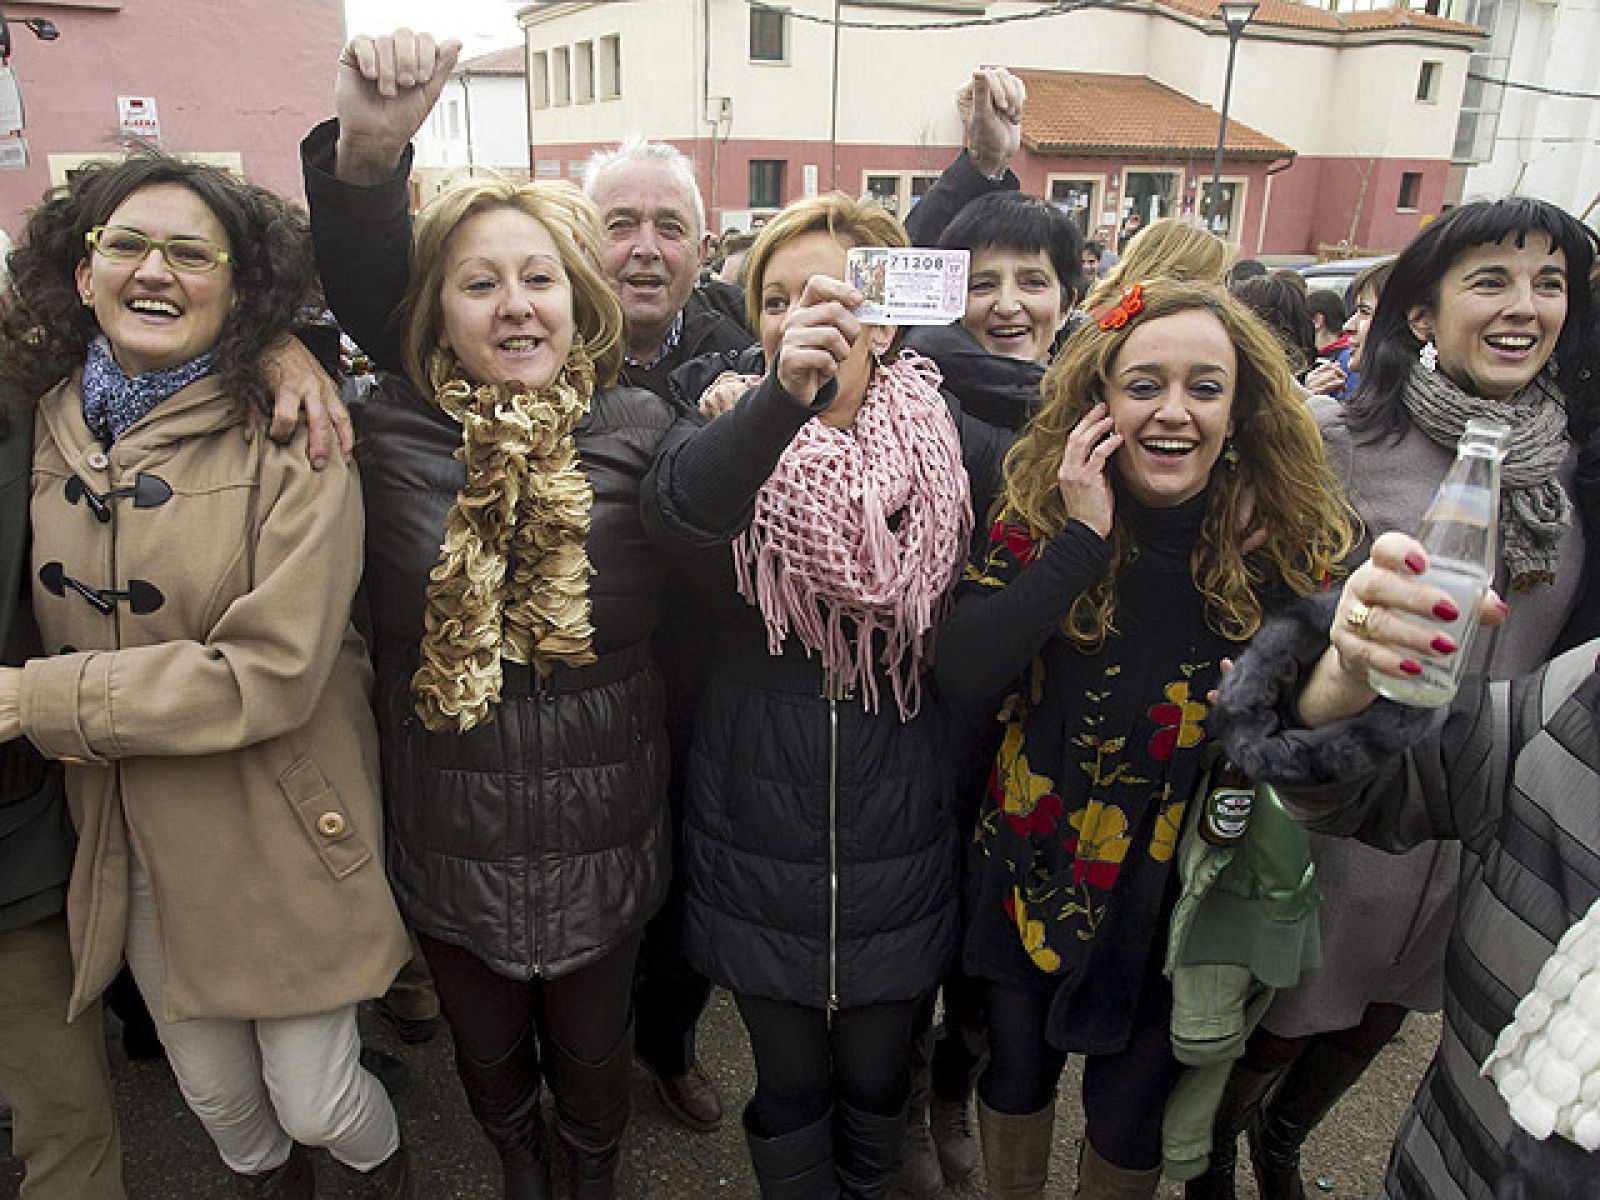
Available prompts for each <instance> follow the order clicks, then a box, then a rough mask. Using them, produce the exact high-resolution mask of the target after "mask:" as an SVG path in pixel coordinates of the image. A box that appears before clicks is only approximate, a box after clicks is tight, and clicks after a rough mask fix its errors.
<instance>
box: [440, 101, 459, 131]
mask: <svg viewBox="0 0 1600 1200" xmlns="http://www.w3.org/2000/svg"><path fill="white" fill-rule="evenodd" d="M444 119H445V124H446V125H448V126H449V135H450V137H451V138H452V139H454V138H458V137H460V136H461V101H459V100H449V101H446V103H445V106H444Z"/></svg>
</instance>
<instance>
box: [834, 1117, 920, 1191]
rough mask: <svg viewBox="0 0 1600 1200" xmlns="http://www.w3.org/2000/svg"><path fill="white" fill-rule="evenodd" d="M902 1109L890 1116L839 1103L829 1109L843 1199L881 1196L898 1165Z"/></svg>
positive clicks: (887, 1188) (890, 1182)
mask: <svg viewBox="0 0 1600 1200" xmlns="http://www.w3.org/2000/svg"><path fill="white" fill-rule="evenodd" d="M905 1130H906V1110H905V1109H903V1108H902V1109H901V1110H900V1111H899V1112H897V1113H895V1114H894V1115H893V1116H891V1117H880V1116H879V1115H878V1114H876V1113H869V1112H862V1111H861V1110H860V1109H858V1108H851V1107H850V1106H849V1105H848V1104H844V1103H839V1104H836V1105H835V1106H834V1109H833V1157H834V1161H835V1162H836V1163H837V1164H838V1166H839V1194H840V1195H841V1196H842V1197H843V1198H844V1200H882V1198H883V1197H885V1196H887V1195H888V1194H889V1187H890V1185H891V1184H893V1183H894V1177H895V1171H896V1169H897V1168H898V1167H899V1165H900V1142H901V1139H903V1138H904V1137H905Z"/></svg>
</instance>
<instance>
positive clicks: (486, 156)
mask: <svg viewBox="0 0 1600 1200" xmlns="http://www.w3.org/2000/svg"><path fill="white" fill-rule="evenodd" d="M452 106H454V108H453V109H452ZM469 124H470V134H471V145H470V148H469V146H468V132H469ZM416 164H417V166H418V167H422V168H427V169H434V168H454V167H465V166H468V165H472V166H478V167H496V168H513V169H519V170H524V171H525V170H527V169H528V108H527V98H526V89H525V85H524V81H523V80H522V78H521V77H520V76H513V75H474V76H472V77H471V79H470V81H466V80H463V79H462V78H461V77H460V76H457V77H455V78H453V79H451V80H450V82H449V83H447V84H445V87H444V91H443V92H442V93H440V96H439V103H438V104H437V105H435V106H434V110H433V113H432V115H430V116H429V118H428V120H427V122H426V123H425V124H424V125H423V126H422V129H421V130H420V131H419V132H418V134H417V139H416Z"/></svg>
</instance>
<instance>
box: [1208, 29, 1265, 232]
mask: <svg viewBox="0 0 1600 1200" xmlns="http://www.w3.org/2000/svg"><path fill="white" fill-rule="evenodd" d="M1260 7H1261V6H1260V5H1259V4H1256V3H1255V2H1254V0H1223V3H1221V4H1219V5H1217V13H1218V15H1220V16H1221V17H1222V22H1223V24H1224V25H1226V26H1227V27H1228V70H1227V72H1226V74H1224V75H1223V77H1222V120H1221V122H1220V123H1219V124H1218V125H1217V157H1216V159H1215V161H1214V162H1213V163H1212V164H1211V204H1210V205H1209V208H1210V210H1211V212H1210V221H1209V224H1210V225H1211V227H1212V231H1213V232H1215V231H1216V225H1217V217H1218V214H1219V213H1220V211H1221V208H1222V148H1223V145H1224V144H1225V143H1226V142H1227V140H1228V101H1229V100H1231V99H1232V98H1233V59H1234V55H1235V54H1236V53H1237V52H1238V50H1239V38H1240V36H1241V35H1242V34H1243V33H1244V27H1245V26H1246V25H1248V24H1250V18H1251V17H1253V16H1255V15H1256V9H1258V8H1260Z"/></svg>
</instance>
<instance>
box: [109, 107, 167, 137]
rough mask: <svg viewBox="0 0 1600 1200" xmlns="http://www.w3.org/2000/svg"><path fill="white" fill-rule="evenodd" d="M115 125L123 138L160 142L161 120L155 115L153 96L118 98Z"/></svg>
mask: <svg viewBox="0 0 1600 1200" xmlns="http://www.w3.org/2000/svg"><path fill="white" fill-rule="evenodd" d="M117 123H118V124H119V125H120V126H121V127H122V135H123V136H124V137H129V138H138V139H140V140H141V141H146V142H152V143H154V144H157V145H159V144H160V142H161V118H160V117H158V116H157V115H156V98H155V97H154V96H118V97H117Z"/></svg>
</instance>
